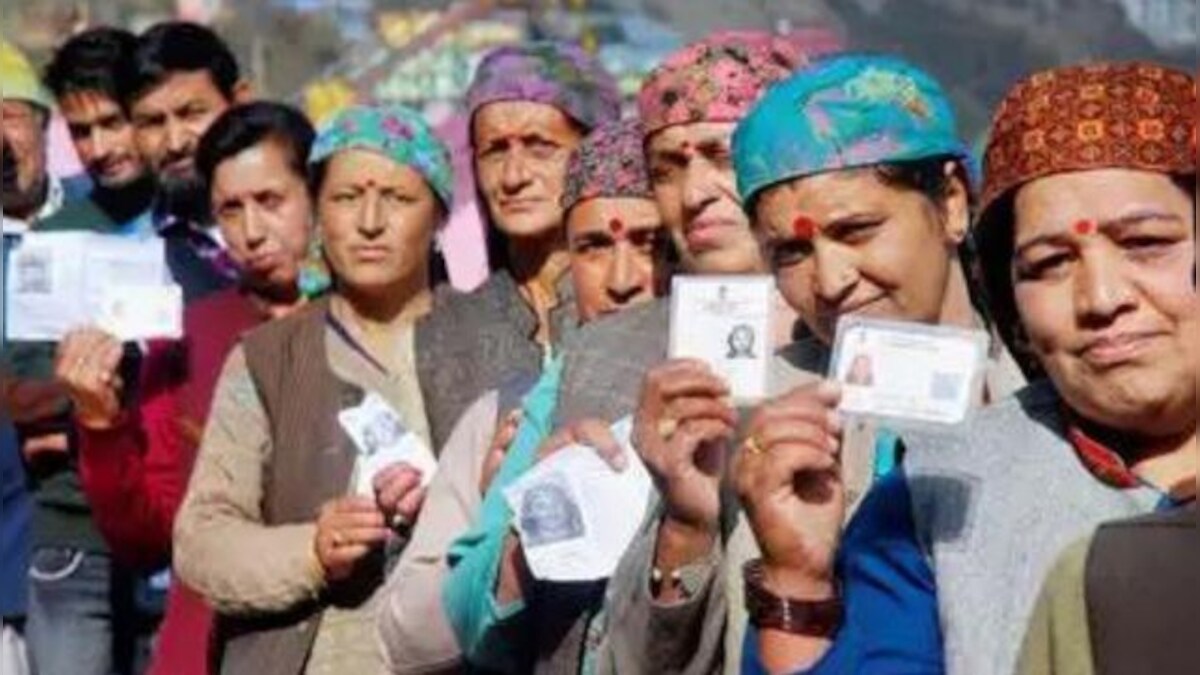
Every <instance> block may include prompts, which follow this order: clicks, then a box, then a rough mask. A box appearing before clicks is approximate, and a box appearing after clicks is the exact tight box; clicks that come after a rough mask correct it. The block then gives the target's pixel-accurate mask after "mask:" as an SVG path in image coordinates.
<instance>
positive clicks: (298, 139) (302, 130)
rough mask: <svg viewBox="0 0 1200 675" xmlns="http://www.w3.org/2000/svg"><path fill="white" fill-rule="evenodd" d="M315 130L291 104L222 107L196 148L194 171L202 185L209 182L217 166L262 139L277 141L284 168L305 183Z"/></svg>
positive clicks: (253, 104)
mask: <svg viewBox="0 0 1200 675" xmlns="http://www.w3.org/2000/svg"><path fill="white" fill-rule="evenodd" d="M315 136H316V131H314V129H313V125H312V123H311V122H309V121H308V118H307V117H305V116H304V113H302V112H300V111H299V110H296V109H295V108H293V107H291V106H287V105H284V104H282V103H272V102H269V101H258V102H255V103H248V104H246V105H240V106H234V107H232V108H230V109H229V110H226V111H225V112H224V113H223V114H222V115H221V116H220V117H218V118H217V121H216V122H213V124H212V126H211V127H209V128H208V131H206V132H205V133H204V136H202V137H201V138H200V143H199V145H198V146H197V147H196V170H197V172H198V173H199V175H200V177H201V178H202V179H203V180H204V184H205V185H212V178H213V174H214V173H216V171H217V166H218V165H219V164H220V163H221V162H223V161H225V160H227V159H229V158H230V157H233V156H235V155H237V154H240V153H242V152H244V151H246V150H247V149H249V148H251V147H254V146H255V145H258V144H259V143H263V142H267V141H270V142H274V143H278V144H279V146H280V147H281V148H283V150H284V152H285V153H287V158H288V167H289V168H290V169H291V170H292V171H293V172H295V174H296V176H298V177H299V178H300V179H301V180H303V181H305V182H307V180H308V171H307V168H306V166H307V162H308V151H309V150H310V149H311V148H312V144H313V138H314V137H315Z"/></svg>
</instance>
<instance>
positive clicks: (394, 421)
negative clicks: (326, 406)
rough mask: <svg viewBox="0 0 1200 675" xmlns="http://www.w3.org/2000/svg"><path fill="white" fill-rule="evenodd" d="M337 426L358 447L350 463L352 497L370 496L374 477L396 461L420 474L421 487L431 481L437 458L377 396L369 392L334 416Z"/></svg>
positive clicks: (373, 492)
mask: <svg viewBox="0 0 1200 675" xmlns="http://www.w3.org/2000/svg"><path fill="white" fill-rule="evenodd" d="M338 423H339V424H341V425H342V428H343V429H345V430H346V433H347V434H348V435H349V436H350V438H351V439H352V440H353V441H354V445H355V447H356V448H358V459H357V461H355V463H354V492H355V494H358V495H361V496H363V497H373V496H374V495H375V488H374V485H373V481H374V480H375V475H376V474H378V473H379V472H380V471H381V470H382V469H383V468H384V467H386V466H388V465H391V464H395V463H396V462H405V463H407V464H408V465H410V466H412V467H413V468H414V469H416V470H417V471H420V472H421V486H422V487H425V486H427V485H429V481H431V480H433V475H434V474H435V473H436V472H437V458H435V457H434V456H433V453H432V452H431V451H430V450H429V448H428V447H427V446H426V445H425V443H424V441H422V440H421V439H420V437H418V436H417V435H416V434H415V433H413V432H411V431H409V430H408V429H406V428H405V427H404V424H403V423H402V422H401V421H400V416H399V415H398V414H396V411H395V410H392V407H391V406H390V405H388V403H387V401H385V400H383V397H382V396H380V395H379V394H377V393H375V392H370V393H369V394H367V396H366V397H365V398H364V399H363V402H362V403H361V404H360V405H358V406H356V407H353V408H346V409H345V410H343V411H341V412H340V413H338Z"/></svg>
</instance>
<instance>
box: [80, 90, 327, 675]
mask: <svg viewBox="0 0 1200 675" xmlns="http://www.w3.org/2000/svg"><path fill="white" fill-rule="evenodd" d="M314 135H315V132H314V131H313V128H312V125H311V124H310V123H309V121H308V120H307V119H305V117H304V115H303V114H302V113H300V112H299V111H297V110H295V109H293V108H289V107H287V106H284V105H280V104H276V103H266V102H258V103H251V104H247V105H244V106H239V107H236V108H233V109H231V110H230V111H228V112H227V113H225V114H224V115H222V116H221V117H220V118H219V119H218V120H217V121H216V122H215V123H213V125H212V127H211V128H210V129H209V130H208V132H207V133H205V135H204V136H203V137H202V138H201V140H200V144H199V146H198V148H197V151H196V156H197V160H196V161H197V168H198V171H199V174H200V175H201V176H202V177H203V178H204V181H205V184H207V185H208V186H209V190H208V191H209V195H210V198H211V201H212V203H213V209H212V211H213V213H214V214H215V217H216V220H217V224H218V226H219V227H220V228H221V233H222V237H223V239H224V240H225V242H227V243H228V247H229V253H230V257H231V258H232V259H233V261H234V262H235V263H236V264H237V265H238V268H239V269H240V270H241V280H240V284H239V286H238V287H237V288H230V289H227V290H224V291H219V292H217V293H214V294H212V295H210V296H208V297H205V298H202V299H200V300H198V301H195V302H193V303H191V304H189V305H188V306H187V307H186V308H185V309H184V313H183V334H184V339H183V340H182V341H180V342H171V341H154V342H151V343H150V345H149V347H148V350H147V352H146V354H144V355H143V356H141V358H140V359H137V360H132V355H128V354H125V353H124V351H123V348H122V345H121V343H120V341H119V340H117V339H116V338H115V337H113V336H111V335H108V334H107V333H104V332H102V331H100V330H99V329H96V328H87V329H81V330H78V331H73V332H72V333H70V334H68V335H67V337H66V338H65V339H64V340H63V341H62V342H61V343H60V344H59V346H58V358H57V364H56V374H57V376H58V377H59V378H60V381H61V382H62V383H63V384H64V385H65V386H66V387H67V390H68V393H69V395H70V397H71V401H72V407H73V414H74V417H75V433H76V434H77V436H78V440H79V469H80V479H81V481H82V483H83V489H84V493H85V494H86V495H87V498H88V503H89V504H90V505H91V507H92V515H93V516H94V517H95V519H96V523H97V526H98V527H99V529H100V531H101V533H102V534H103V535H104V538H105V542H106V543H107V544H108V546H109V548H110V549H111V550H112V554H113V556H114V557H116V558H117V559H118V560H120V561H121V562H122V563H123V564H126V565H129V566H131V567H133V568H135V569H140V570H157V569H159V568H161V567H162V566H163V565H165V564H167V563H169V562H170V558H171V529H172V526H173V524H174V521H175V514H176V512H177V511H178V510H179V505H180V503H181V502H182V501H183V496H184V490H185V488H186V487H187V481H188V476H189V475H190V474H191V471H192V465H193V464H194V463H195V459H196V452H197V450H198V446H199V444H200V433H201V431H202V430H203V429H204V421H205V419H206V418H207V416H208V409H209V405H210V403H211V402H212V394H213V388H214V386H215V384H216V376H217V373H218V372H219V371H220V367H221V362H222V361H224V359H225V358H226V357H227V356H228V355H229V352H230V350H232V349H233V347H234V345H235V344H237V341H238V339H239V338H240V337H241V336H242V335H243V334H244V333H246V332H247V331H249V330H250V329H252V328H254V327H255V326H257V325H259V324H261V323H264V322H266V321H269V320H271V319H272V318H277V317H281V316H284V315H286V314H288V313H290V312H293V311H295V310H296V309H298V308H300V307H302V306H304V303H305V302H306V301H307V299H308V298H309V297H311V296H313V295H315V294H319V293H320V292H322V291H323V290H324V284H325V283H327V281H328V280H327V278H326V277H325V275H324V273H323V269H322V268H323V265H321V264H320V261H319V259H317V258H316V257H315V256H313V255H312V251H313V247H312V246H311V243H312V241H313V240H314V239H315V237H314V233H313V230H314V229H315V227H314V220H313V208H312V200H311V199H310V197H309V193H308V170H307V162H308V153H309V149H310V148H311V146H312V142H313V137H314ZM123 358H128V359H131V360H130V361H128V362H127V363H128V364H129V365H140V373H137V382H128V383H126V382H122V379H121V378H122V375H123V374H126V376H128V374H127V373H128V370H127V369H126V368H125V366H123V365H122V359H123ZM135 372H136V371H135ZM123 402H124V403H125V405H123ZM211 623H212V614H211V612H210V610H209V609H208V607H207V606H206V605H205V604H204V602H203V600H201V599H200V598H199V597H197V596H196V594H195V593H194V592H193V591H191V590H190V589H188V588H186V587H184V586H182V585H180V584H178V583H174V584H172V585H171V588H170V591H169V594H168V596H167V605H166V613H165V615H164V617H163V623H162V625H161V626H160V627H159V629H158V633H157V638H156V640H155V648H154V656H153V659H152V662H151V665H150V667H149V672H150V673H167V674H169V675H186V674H189V673H193V674H197V675H203V674H204V673H207V672H209V669H208V667H207V658H206V652H207V637H208V635H209V630H210V628H211Z"/></svg>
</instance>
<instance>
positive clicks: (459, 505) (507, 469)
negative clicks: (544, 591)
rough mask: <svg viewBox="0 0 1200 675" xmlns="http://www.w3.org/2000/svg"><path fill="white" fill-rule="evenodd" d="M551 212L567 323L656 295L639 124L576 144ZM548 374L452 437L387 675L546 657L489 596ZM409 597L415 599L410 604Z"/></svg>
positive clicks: (553, 379)
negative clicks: (570, 314) (558, 219)
mask: <svg viewBox="0 0 1200 675" xmlns="http://www.w3.org/2000/svg"><path fill="white" fill-rule="evenodd" d="M562 207H563V210H564V213H565V214H566V215H565V225H564V227H565V239H566V246H567V249H568V251H569V256H570V272H569V278H570V280H571V285H572V290H573V292H574V295H575V298H576V312H577V313H578V320H577V321H578V322H579V323H581V324H583V323H588V322H591V321H594V320H596V319H599V318H601V317H604V316H610V315H613V314H616V313H619V312H624V311H627V310H629V309H631V308H635V307H638V306H641V305H644V304H645V303H647V302H649V301H651V300H652V299H653V298H655V297H657V296H659V295H661V294H662V293H663V292H664V291H665V289H666V280H667V272H668V260H667V255H666V254H667V250H668V240H667V236H666V233H665V231H664V229H663V227H662V219H661V217H660V215H659V211H658V207H657V205H656V204H655V202H654V200H653V198H652V195H651V192H650V187H649V180H648V178H647V175H646V169H645V163H644V161H643V158H642V128H641V126H640V124H638V123H637V122H635V121H626V122H619V123H611V124H605V125H601V126H600V127H598V128H596V129H595V130H593V132H592V133H591V134H589V135H588V136H587V137H586V138H585V139H584V140H583V142H582V143H581V144H580V146H579V147H578V148H577V149H576V150H575V152H574V153H573V154H572V156H571V159H570V161H569V163H568V172H567V183H566V186H565V188H564V194H563V197H562ZM560 373H561V358H559V357H556V358H554V359H552V360H551V363H550V364H549V365H548V366H547V368H546V369H545V371H544V373H543V374H542V376H541V378H540V379H539V381H538V382H536V383H535V384H534V385H533V386H532V388H530V390H529V391H528V392H525V391H521V392H520V393H521V394H524V395H523V396H522V397H521V398H519V399H515V400H513V401H511V402H509V403H507V404H505V403H502V402H501V399H503V398H506V397H508V396H509V394H508V393H507V392H501V391H490V392H487V393H486V394H485V395H484V396H482V397H480V399H479V400H477V401H476V402H475V403H474V404H472V405H471V406H470V407H469V408H468V409H467V412H466V413H464V414H463V416H462V418H461V419H460V420H459V423H458V424H457V425H456V426H455V429H454V432H453V433H452V434H451V436H450V440H449V441H448V442H447V443H446V445H445V447H444V449H443V452H442V456H441V458H440V468H439V473H438V476H437V478H435V479H434V483H433V484H432V485H431V486H430V492H429V498H428V500H427V503H426V505H425V508H424V511H423V516H422V520H421V521H420V522H419V523H418V525H417V527H416V529H415V530H414V532H413V541H412V544H410V547H409V549H408V550H407V551H406V552H405V555H404V556H403V557H402V558H401V560H400V562H399V564H398V565H397V568H396V571H395V572H394V573H393V575H392V577H391V579H389V587H390V588H391V589H392V590H391V591H390V592H389V594H388V604H387V605H386V606H385V607H384V611H383V613H382V622H381V630H382V632H383V637H384V642H385V643H386V645H387V648H388V653H389V656H390V658H391V663H392V667H393V669H394V671H395V672H418V671H421V672H424V671H425V670H427V669H428V668H427V667H428V665H429V664H431V663H438V664H439V665H443V664H445V663H446V662H448V661H453V662H457V661H458V660H459V659H460V657H465V660H467V661H468V662H469V663H471V664H472V665H473V666H480V667H486V668H487V669H489V670H497V671H505V672H525V671H527V670H528V669H529V668H531V667H533V661H534V659H535V656H536V658H537V660H538V662H539V663H541V662H542V661H543V660H544V659H546V658H547V657H548V653H549V651H550V650H549V649H546V648H545V647H544V644H543V643H545V644H553V643H552V641H550V640H542V639H541V638H540V637H538V636H535V635H534V634H533V633H534V631H533V630H532V623H533V621H534V620H535V619H534V618H533V617H531V616H530V614H529V613H526V612H522V611H520V609H519V608H515V605H512V603H511V602H510V601H511V598H510V599H509V601H506V602H509V604H510V605H512V607H510V609H509V610H506V611H504V612H503V616H500V615H498V614H497V613H496V612H495V611H494V608H495V603H496V601H493V597H494V594H493V589H494V588H495V586H496V581H497V579H498V578H499V576H500V575H501V574H502V572H501V569H502V568H507V567H509V566H511V564H512V563H513V561H514V558H513V548H512V545H513V544H514V543H515V542H514V541H513V540H512V539H511V538H510V537H509V536H508V535H509V525H510V523H511V518H512V513H511V512H510V511H509V509H508V507H507V505H506V503H505V501H504V497H503V494H502V491H503V489H504V488H505V487H506V486H508V485H511V484H512V483H513V482H514V481H515V480H517V479H518V478H519V477H520V476H521V475H522V474H524V473H525V472H526V471H527V470H528V469H529V468H530V467H532V466H533V465H534V463H535V462H536V461H537V459H538V456H537V450H538V446H539V444H540V443H541V441H542V439H543V438H544V437H545V436H546V435H547V434H548V433H549V432H550V430H551V426H552V420H553V416H554V408H555V402H556V401H557V396H558V384H559V376H560ZM506 405H507V406H513V405H516V406H519V411H518V412H519V414H517V415H514V416H512V417H511V418H509V419H508V420H505V421H504V422H505V423H504V426H503V427H502V431H501V432H499V433H497V434H495V436H494V435H493V432H495V430H496V428H497V424H498V423H500V422H501V420H499V419H498V418H499V416H500V414H501V413H500V411H501V410H508V409H511V408H510V407H506ZM485 493H486V494H485ZM516 548H517V549H519V546H517V547H516ZM447 552H449V561H448V562H447ZM448 563H449V564H448ZM443 582H444V583H445V588H443ZM414 586H419V587H421V588H422V589H423V591H422V592H421V593H413V592H412V590H411V589H412V588H413V587H414ZM406 589H408V590H407V591H406ZM509 590H512V589H509ZM443 591H444V594H443ZM443 595H444V599H445V610H444V611H443V602H442V601H443ZM426 596H428V597H426ZM431 604H432V606H431ZM517 604H521V603H517ZM456 633H457V636H458V637H457V638H456V636H455V634H456ZM460 643H461V652H460V650H459V649H460V648H459V644H460ZM554 646H555V647H557V646H558V645H554ZM579 646H580V645H579V644H578V643H568V644H566V645H565V647H564V649H563V653H564V654H570V656H569V657H567V658H568V659H570V658H577V652H578V649H579ZM535 647H536V648H535ZM535 652H536V654H535ZM439 653H440V657H438V658H436V659H435V656H437V655H438V654H439ZM418 660H419V661H420V662H418ZM422 666H426V667H425V668H422Z"/></svg>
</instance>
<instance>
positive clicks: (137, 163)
mask: <svg viewBox="0 0 1200 675" xmlns="http://www.w3.org/2000/svg"><path fill="white" fill-rule="evenodd" d="M58 107H59V110H61V111H62V115H63V118H64V119H66V122H67V129H68V130H69V131H70V132H71V142H72V143H73V144H74V145H75V153H76V154H77V155H79V161H80V162H82V163H83V167H84V169H86V170H87V172H88V175H90V176H91V177H92V180H93V181H95V182H96V183H97V184H98V185H100V186H101V187H105V188H110V189H112V188H120V187H124V186H126V185H129V184H130V183H133V182H134V181H136V180H138V179H139V178H141V177H142V176H144V175H145V173H146V165H145V163H144V162H143V161H142V156H141V155H140V154H138V149H137V144H136V143H134V140H133V125H132V124H130V123H129V119H128V118H127V117H126V116H125V112H124V111H123V110H121V106H120V105H118V104H117V102H116V101H114V100H113V99H112V98H111V97H109V96H108V95H106V94H102V93H100V92H95V91H75V92H70V93H68V94H66V95H64V96H63V97H62V98H60V99H59V101H58Z"/></svg>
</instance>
